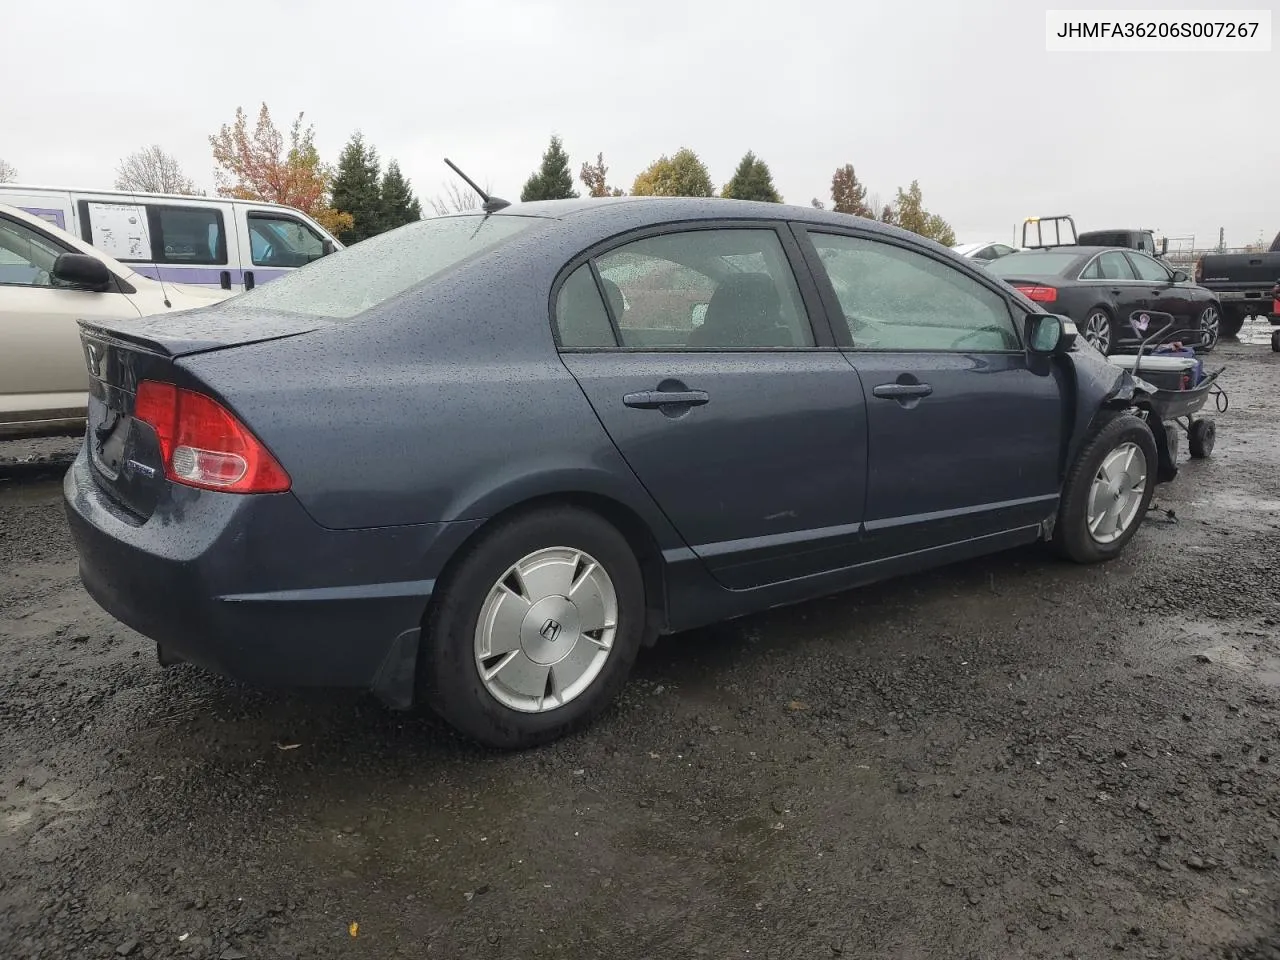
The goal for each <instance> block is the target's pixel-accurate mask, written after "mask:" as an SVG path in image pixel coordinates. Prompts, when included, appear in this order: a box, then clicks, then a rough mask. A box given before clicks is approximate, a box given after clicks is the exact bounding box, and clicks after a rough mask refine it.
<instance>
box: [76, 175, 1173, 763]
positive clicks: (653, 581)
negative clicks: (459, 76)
mask: <svg viewBox="0 0 1280 960" xmlns="http://www.w3.org/2000/svg"><path fill="white" fill-rule="evenodd" d="M81 326H82V341H83V345H84V352H85V359H86V363H87V365H88V368H89V372H90V374H91V382H92V387H91V395H90V398H89V426H88V429H87V432H86V440H85V445H84V447H83V449H82V450H81V452H80V454H79V456H78V458H77V460H76V461H75V464H74V466H73V467H72V468H71V470H70V471H69V473H68V474H67V477H66V481H65V494H66V504H67V511H68V515H69V518H70V522H71V529H72V532H73V535H74V538H75V542H76V546H77V549H78V552H79V557H80V575H81V578H82V579H83V581H84V584H85V586H86V588H87V589H88V591H89V593H90V594H91V595H92V596H93V597H94V598H95V599H96V600H97V602H98V603H100V604H101V605H102V606H103V607H104V608H105V609H106V610H107V611H109V612H110V613H111V614H113V615H114V616H115V617H117V618H118V619H120V620H122V621H123V622H124V623H126V624H128V625H129V626H131V627H133V628H135V629H136V630H138V631H140V632H141V633H143V634H145V635H146V636H148V637H150V638H152V639H153V640H155V641H156V643H157V647H158V652H159V658H160V660H161V662H162V663H165V664H169V663H176V662H183V661H185V662H191V663H195V664H199V665H202V666H203V667H206V668H208V669H211V670H214V671H218V672H221V673H225V674H228V675H230V676H233V677H237V678H240V679H242V680H245V681H249V682H254V683H261V684H283V685H331V686H344V687H358V688H364V689H368V690H371V691H373V692H374V693H376V694H377V695H378V696H379V697H380V698H381V699H382V700H383V701H384V702H386V703H387V704H389V705H390V706H392V707H396V708H407V707H410V706H412V705H414V704H415V703H418V702H422V703H425V704H428V705H429V706H430V707H432V708H433V709H435V710H436V711H438V712H439V713H440V714H441V715H442V716H443V717H444V718H445V719H446V720H448V721H449V722H450V723H451V724H452V725H454V726H455V727H456V728H457V729H458V730H460V731H462V732H463V733H465V734H466V735H468V736H470V737H472V738H474V739H476V740H478V741H480V742H482V743H485V744H489V745H492V746H497V747H521V746H528V745H532V744H537V743H541V742H545V741H548V740H550V739H553V738H555V737H557V736H559V735H561V734H563V733H565V732H566V731H568V730H570V729H573V728H574V727H576V726H579V725H581V724H583V723H584V722H585V721H587V720H589V719H590V718H592V717H593V716H595V715H596V714H598V713H599V712H600V711H601V710H602V709H603V708H604V707H605V706H606V705H607V704H608V703H609V702H610V700H611V699H612V698H613V697H614V696H615V695H616V694H617V693H618V691H619V689H620V688H621V687H622V685H623V684H624V682H625V680H626V676H627V673H628V671H629V669H630V668H631V666H632V663H633V662H634V660H635V657H636V654H637V651H638V650H639V649H640V647H641V646H643V645H645V644H646V643H651V642H652V641H653V640H654V639H655V638H656V637H657V636H659V635H660V634H665V633H670V632H674V631H681V630H686V629H689V628H692V627H697V626H700V625H704V624H709V623H712V622H714V621H718V620H722V619H725V618H730V617H735V616H740V615H742V614H746V613H750V612H752V611H756V610H761V609H763V608H766V607H772V606H776V605H779V604H784V603H792V602H796V601H801V600H805V599H807V598H811V597H816V596H819V595H822V594H827V593H831V592H834V591H838V590H843V589H846V588H849V587H853V586H857V585H859V584H865V583H868V582H870V581H873V580H879V579H883V578H886V577H889V576H894V575H900V574H906V573H910V572H912V571H918V570H921V569H924V568H928V567H933V566H937V565H940V564H945V563H951V562H955V561H959V560H964V559H967V558H971V557H975V556H977V555H980V554H985V553H989V552H992V551H997V550H1002V549H1005V548H1009V547H1014V546H1017V545H1019V544H1028V543H1032V542H1034V541H1036V540H1046V541H1049V542H1050V543H1051V544H1053V545H1054V546H1056V547H1057V548H1058V549H1059V550H1060V551H1061V552H1062V553H1063V554H1065V555H1066V556H1068V557H1070V558H1071V559H1073V560H1076V561H1079V562H1093V561H1100V560H1106V559H1109V558H1111V557H1114V556H1116V555H1117V554H1118V553H1119V552H1120V551H1121V550H1122V549H1123V548H1124V546H1125V545H1126V544H1127V543H1128V542H1129V540H1130V539H1131V538H1132V537H1133V535H1134V533H1135V531H1137V529H1138V528H1139V526H1140V524H1141V522H1142V519H1143V517H1144V515H1145V513H1146V509H1147V505H1148V503H1149V501H1150V499H1151V496H1152V493H1153V490H1154V486H1155V484H1156V483H1157V481H1158V480H1159V479H1162V478H1163V475H1162V469H1163V468H1164V466H1165V465H1166V461H1167V459H1168V448H1167V444H1166V442H1165V440H1164V431H1163V430H1161V429H1153V427H1154V426H1156V424H1154V423H1152V422H1151V421H1150V418H1151V416H1152V413H1151V411H1150V410H1149V409H1148V408H1147V406H1146V404H1145V402H1144V398H1145V396H1146V394H1145V393H1144V390H1145V389H1146V388H1145V386H1144V385H1143V384H1142V383H1141V381H1137V380H1135V379H1134V378H1132V377H1130V376H1129V374H1127V373H1126V372H1124V371H1123V370H1121V369H1119V368H1118V367H1114V366H1111V365H1109V364H1108V363H1107V362H1106V361H1105V360H1104V359H1103V358H1102V356H1101V355H1100V354H1098V352H1097V351H1096V350H1094V349H1093V348H1091V347H1089V346H1088V345H1087V344H1085V343H1084V342H1083V341H1080V342H1076V335H1075V329H1074V327H1073V326H1072V325H1071V323H1070V321H1068V320H1066V319H1065V318H1062V317H1058V316H1054V315H1051V314H1044V313H1041V312H1039V310H1038V308H1037V306H1036V304H1034V303H1032V302H1031V301H1029V300H1027V299H1025V298H1024V297H1023V296H1022V295H1021V294H1020V293H1018V292H1017V291H1015V290H1014V289H1013V288H1011V287H1008V286H1006V285H1004V284H1003V283H1002V282H1001V281H1000V280H998V279H997V278H995V277H993V276H991V275H990V274H989V273H987V272H986V271H984V270H982V269H981V268H980V267H975V266H973V265H972V264H970V263H969V262H967V261H966V260H964V259H963V258H961V257H959V256H956V255H955V254H953V253H952V252H951V251H949V250H947V249H945V248H943V247H941V246H939V245H937V244H935V243H933V242H931V241H928V240H922V239H921V238H919V237H916V236H914V235H911V234H908V233H905V232H903V231H900V230H897V229H894V228H891V227H887V226H884V225H881V224H877V223H872V222H869V221H865V220H861V219H858V218H854V217H848V216H844V215H841V214H834V213H827V212H823V211H819V210H813V209H809V208H797V207H790V206H783V205H777V204H756V203H746V202H741V201H733V200H694V199H652V198H627V197H624V198H618V199H601V200H581V201H550V202H544V203H529V204H520V205H515V206H507V207H505V208H503V209H500V210H497V211H495V212H489V213H483V214H482V213H477V214H475V215H470V214H466V215H456V216H449V217H441V218H435V219H429V220H423V221H420V222H417V223H412V224H409V225H407V226H404V227H402V228H399V229H397V230H394V231H392V232H389V233H385V234H382V235H381V236H377V237H374V238H372V239H369V240H365V241H363V242H362V243H359V244H356V245H354V246H352V247H350V248H348V249H345V250H342V251H339V252H338V253H336V254H333V255H332V256H329V257H325V258H324V259H322V260H319V261H317V262H315V263H313V264H311V265H309V266H307V267H304V268H303V269H301V270H299V271H297V272H296V273H294V274H291V275H290V276H288V277H284V278H281V279H279V280H276V281H274V282H272V283H271V284H269V285H264V286H262V287H259V288H258V289H256V290H253V291H251V292H248V293H245V294H243V295H241V296H237V297H235V298H232V299H230V300H227V301H225V302H224V303H221V304H219V305H216V306H213V307H210V308H208V309H201V310H196V311H190V312H186V313H182V314H178V315H170V316H165V317H153V318H144V319H140V320H135V321H130V322H125V321H121V322H119V323H115V322H113V323H112V324H110V325H102V324H97V325H94V324H90V323H87V322H86V323H83V324H82V325H81Z"/></svg>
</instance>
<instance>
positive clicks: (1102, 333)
mask: <svg viewBox="0 0 1280 960" xmlns="http://www.w3.org/2000/svg"><path fill="white" fill-rule="evenodd" d="M1084 338H1085V339H1086V340H1088V341H1089V342H1090V343H1091V344H1093V345H1094V346H1095V347H1097V348H1098V349H1099V350H1101V351H1102V352H1103V353H1106V352H1107V351H1108V350H1110V349H1111V322H1110V321H1109V320H1108V319H1107V315H1106V314H1105V313H1103V312H1102V311H1101V310H1096V311H1094V312H1093V313H1091V314H1089V319H1088V320H1086V321H1085V322H1084Z"/></svg>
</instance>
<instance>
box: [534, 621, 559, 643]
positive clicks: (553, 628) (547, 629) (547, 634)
mask: <svg viewBox="0 0 1280 960" xmlns="http://www.w3.org/2000/svg"><path fill="white" fill-rule="evenodd" d="M538 636H540V637H542V639H543V640H546V641H547V642H548V643H555V642H556V638H557V637H559V636H560V622H559V621H558V620H548V621H547V622H546V623H544V624H543V625H542V629H541V630H539V631H538Z"/></svg>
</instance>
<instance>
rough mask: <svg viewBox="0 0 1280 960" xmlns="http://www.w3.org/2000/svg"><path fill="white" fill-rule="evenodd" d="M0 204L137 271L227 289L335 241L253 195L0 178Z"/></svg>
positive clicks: (301, 261)
mask: <svg viewBox="0 0 1280 960" xmlns="http://www.w3.org/2000/svg"><path fill="white" fill-rule="evenodd" d="M0 203H2V204H8V205H9V206H12V207H17V208H18V209H20V210H25V211H26V212H28V213H30V214H32V215H34V216H37V217H40V218H42V219H44V220H47V221H48V222H50V223H52V224H53V225H55V226H57V227H61V228H62V229H63V230H65V231H67V232H68V233H70V234H72V235H74V236H77V237H79V238H80V239H82V240H83V241H84V242H85V243H88V244H91V245H93V246H94V247H96V248H97V249H98V250H101V251H102V252H103V253H104V254H106V255H107V256H108V257H111V258H112V259H114V260H116V261H118V262H120V263H125V264H128V265H129V267H130V268H131V269H133V270H135V271H136V272H137V273H140V274H141V275H143V276H145V277H150V278H151V279H153V280H163V281H164V282H166V283H183V284H198V285H200V286H206V287H217V288H221V289H223V290H230V291H232V292H235V293H238V292H240V291H241V290H252V289H253V287H254V286H255V285H256V284H259V283H265V282H266V281H268V280H272V279H274V278H276V277H279V276H281V275H283V274H285V273H288V272H289V271H291V270H296V269H297V268H298V267H301V266H305V265H306V264H308V263H310V262H311V261H312V260H316V259H319V258H320V257H323V256H324V255H326V254H328V253H332V252H333V251H334V250H338V249H341V247H342V244H341V243H339V242H338V241H337V239H336V238H334V237H333V236H331V235H330V234H329V233H328V232H327V231H326V230H325V229H324V227H322V226H320V224H318V223H316V222H315V221H314V220H313V219H311V218H310V217H308V216H307V215H306V214H305V213H303V212H302V211H300V210H295V209H293V208H292V207H285V206H281V205H279V204H275V203H259V202H257V201H255V200H229V199H224V198H221V197H188V196H183V195H180V194H162V193H132V192H129V191H127V190H74V189H67V188H62V187H32V186H22V185H20V184H16V183H3V184H0Z"/></svg>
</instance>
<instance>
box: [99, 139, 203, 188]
mask: <svg viewBox="0 0 1280 960" xmlns="http://www.w3.org/2000/svg"><path fill="white" fill-rule="evenodd" d="M116 189H117V190H137V191H139V192H140V193H183V194H189V195H192V196H198V195H200V194H201V193H202V191H200V190H197V189H196V185H195V184H194V183H193V182H192V181H191V180H190V179H188V178H187V176H186V175H185V174H183V172H182V168H181V167H180V166H179V165H178V161H177V159H176V158H175V157H174V156H173V155H172V154H168V153H165V152H164V150H162V149H161V148H160V145H159V144H152V145H151V146H149V147H146V148H144V149H142V150H139V151H137V152H136V153H131V154H129V156H127V157H125V158H124V159H123V160H121V161H120V166H119V167H117V168H116Z"/></svg>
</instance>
